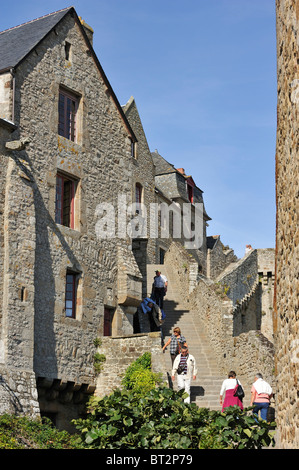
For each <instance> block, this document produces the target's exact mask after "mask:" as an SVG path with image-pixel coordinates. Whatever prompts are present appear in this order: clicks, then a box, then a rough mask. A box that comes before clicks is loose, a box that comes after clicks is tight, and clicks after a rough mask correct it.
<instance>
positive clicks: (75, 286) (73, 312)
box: [64, 270, 79, 318]
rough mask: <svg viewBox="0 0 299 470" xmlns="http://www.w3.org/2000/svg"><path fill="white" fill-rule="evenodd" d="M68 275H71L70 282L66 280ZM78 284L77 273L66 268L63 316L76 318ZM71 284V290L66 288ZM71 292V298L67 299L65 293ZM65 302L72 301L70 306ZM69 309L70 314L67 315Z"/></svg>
mask: <svg viewBox="0 0 299 470" xmlns="http://www.w3.org/2000/svg"><path fill="white" fill-rule="evenodd" d="M68 276H71V277H72V280H71V282H68ZM78 284H79V274H78V273H77V272H74V271H71V270H67V271H66V276H65V299H64V309H65V316H66V317H67V318H76V314H77V299H78ZM70 285H71V286H72V290H68V286H70ZM68 292H71V294H72V298H71V299H68V298H67V294H68ZM67 302H72V306H71V307H69V306H68V305H67ZM68 311H71V314H70V315H68V314H67V312H68Z"/></svg>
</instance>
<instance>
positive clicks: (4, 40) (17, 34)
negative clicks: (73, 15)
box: [0, 7, 73, 71]
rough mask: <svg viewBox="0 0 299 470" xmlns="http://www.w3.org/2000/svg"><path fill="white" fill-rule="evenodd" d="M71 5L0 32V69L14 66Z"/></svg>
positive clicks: (62, 16) (61, 17)
mask: <svg viewBox="0 0 299 470" xmlns="http://www.w3.org/2000/svg"><path fill="white" fill-rule="evenodd" d="M72 9H73V7H70V8H65V9H63V10H59V11H56V12H54V13H51V14H49V15H45V16H43V17H41V18H37V19H35V20H32V21H29V22H28V23H24V24H21V25H19V26H15V27H14V28H10V29H7V30H5V31H2V32H1V33H0V71H4V70H8V69H10V68H13V67H16V66H17V65H18V64H19V63H20V62H21V61H22V60H23V59H24V58H25V57H26V56H27V54H29V52H30V51H31V50H32V49H34V47H36V46H37V44H38V43H39V42H40V41H41V40H42V39H44V37H45V36H47V34H48V33H49V32H50V31H52V29H53V28H54V27H55V26H56V25H57V23H59V22H60V21H61V20H62V19H63V18H64V16H65V15H66V14H67V13H68V12H69V11H70V10H72Z"/></svg>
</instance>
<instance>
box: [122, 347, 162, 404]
mask: <svg viewBox="0 0 299 470" xmlns="http://www.w3.org/2000/svg"><path fill="white" fill-rule="evenodd" d="M160 381H161V376H160V374H155V373H154V372H152V370H151V354H150V353H149V352H146V353H144V354H143V355H142V356H140V357H139V358H137V359H136V361H134V362H133V363H132V364H131V365H130V366H129V367H128V368H127V370H126V373H125V375H124V377H123V380H122V385H123V387H124V388H125V389H126V390H133V391H135V392H136V393H138V394H141V395H142V394H145V393H147V392H148V391H150V390H151V389H153V388H155V386H156V385H157V384H158V383H160Z"/></svg>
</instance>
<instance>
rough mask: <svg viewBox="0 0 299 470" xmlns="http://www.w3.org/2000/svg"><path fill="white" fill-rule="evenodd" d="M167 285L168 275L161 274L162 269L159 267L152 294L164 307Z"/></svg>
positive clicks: (161, 306) (157, 302)
mask: <svg viewBox="0 0 299 470" xmlns="http://www.w3.org/2000/svg"><path fill="white" fill-rule="evenodd" d="M167 286H168V280H167V277H166V276H164V275H163V274H161V271H159V270H158V269H157V271H156V275H155V277H154V282H153V288H152V296H153V298H154V301H155V302H156V304H158V305H159V307H160V308H163V299H164V296H165V295H166V292H167Z"/></svg>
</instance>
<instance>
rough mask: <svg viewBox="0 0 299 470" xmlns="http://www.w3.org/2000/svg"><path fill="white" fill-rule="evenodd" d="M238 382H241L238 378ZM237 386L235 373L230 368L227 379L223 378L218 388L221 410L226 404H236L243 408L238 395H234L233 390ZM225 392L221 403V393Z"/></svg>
mask: <svg viewBox="0 0 299 470" xmlns="http://www.w3.org/2000/svg"><path fill="white" fill-rule="evenodd" d="M238 382H239V384H240V385H242V384H241V382H240V381H239V380H238ZM236 386H237V379H236V373H235V372H234V371H233V370H231V371H230V372H229V374H228V379H225V380H224V381H223V382H222V386H221V390H220V405H222V411H223V410H224V408H227V407H228V406H234V405H237V406H239V407H240V408H241V410H243V403H242V401H241V400H240V398H238V397H234V391H235V388H236ZM224 393H225V398H224V402H223V403H222V398H223V394H224Z"/></svg>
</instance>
